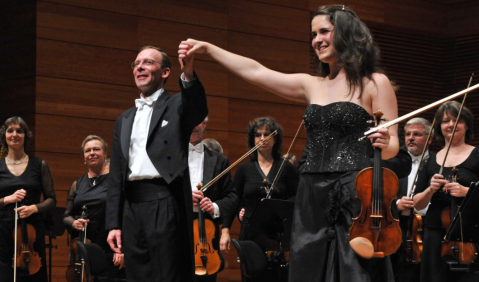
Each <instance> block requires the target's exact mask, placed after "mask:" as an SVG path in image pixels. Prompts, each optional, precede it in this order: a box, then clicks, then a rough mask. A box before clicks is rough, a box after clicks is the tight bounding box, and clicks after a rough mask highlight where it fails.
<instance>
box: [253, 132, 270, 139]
mask: <svg viewBox="0 0 479 282" xmlns="http://www.w3.org/2000/svg"><path fill="white" fill-rule="evenodd" d="M270 134H271V132H265V133H259V132H256V133H255V134H254V137H258V138H259V137H261V136H264V137H268V136H269V135H270Z"/></svg>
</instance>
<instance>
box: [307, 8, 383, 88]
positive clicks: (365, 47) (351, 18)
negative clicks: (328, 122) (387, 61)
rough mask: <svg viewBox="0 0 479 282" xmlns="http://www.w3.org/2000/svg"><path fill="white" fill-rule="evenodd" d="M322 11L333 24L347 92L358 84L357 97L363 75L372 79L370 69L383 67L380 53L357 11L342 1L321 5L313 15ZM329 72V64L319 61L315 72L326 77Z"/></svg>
mask: <svg viewBox="0 0 479 282" xmlns="http://www.w3.org/2000/svg"><path fill="white" fill-rule="evenodd" d="M321 15H324V16H326V17H327V18H328V20H329V21H330V22H331V24H332V25H333V26H334V35H333V47H334V50H335V52H336V55H337V57H338V66H339V67H340V68H343V69H344V71H345V73H346V78H347V81H348V86H349V92H348V96H349V95H353V94H354V91H355V90H356V88H357V87H359V90H360V92H359V98H361V96H362V94H363V91H364V83H363V78H364V77H367V78H369V79H370V80H371V79H372V75H373V73H376V72H380V73H383V71H382V70H381V69H380V68H379V62H380V53H379V48H378V46H377V45H376V44H375V43H374V42H373V38H372V36H371V32H370V31H369V29H368V27H367V26H366V25H365V24H364V23H363V22H362V21H361V20H360V19H359V18H358V16H357V15H356V13H354V11H353V10H351V9H350V8H348V7H345V6H343V5H328V6H323V7H320V8H319V9H318V10H317V11H316V13H314V14H313V19H314V18H315V17H317V16H321ZM329 73H330V69H329V64H326V63H323V62H321V61H320V62H319V66H318V75H319V76H320V77H326V76H328V75H329Z"/></svg>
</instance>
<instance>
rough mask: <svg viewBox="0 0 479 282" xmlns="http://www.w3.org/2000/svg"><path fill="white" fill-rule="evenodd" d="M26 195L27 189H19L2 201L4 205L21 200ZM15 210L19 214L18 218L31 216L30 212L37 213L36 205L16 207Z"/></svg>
mask: <svg viewBox="0 0 479 282" xmlns="http://www.w3.org/2000/svg"><path fill="white" fill-rule="evenodd" d="M26 196H27V191H25V190H24V189H19V190H17V191H15V193H13V194H12V195H10V196H6V197H5V198H4V199H3V202H4V204H5V205H8V204H13V203H16V202H21V201H22V200H23V199H24V198H25V197H26ZM16 211H17V212H18V215H19V216H20V218H27V217H29V216H31V215H32V214H34V213H37V212H38V208H37V205H30V206H22V207H19V208H17V209H16Z"/></svg>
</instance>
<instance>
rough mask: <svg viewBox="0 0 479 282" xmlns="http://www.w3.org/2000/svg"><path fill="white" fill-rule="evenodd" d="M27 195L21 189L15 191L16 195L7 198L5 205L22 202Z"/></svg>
mask: <svg viewBox="0 0 479 282" xmlns="http://www.w3.org/2000/svg"><path fill="white" fill-rule="evenodd" d="M26 195H27V191H25V190H23V189H20V190H17V191H15V193H13V194H12V195H10V196H6V197H5V198H4V199H3V202H4V203H5V205H8V204H13V203H15V202H21V201H22V200H23V198H25V196H26Z"/></svg>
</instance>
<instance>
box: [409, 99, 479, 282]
mask: <svg viewBox="0 0 479 282" xmlns="http://www.w3.org/2000/svg"><path fill="white" fill-rule="evenodd" d="M460 106H461V104H460V103H458V102H456V101H450V102H446V103H444V104H443V105H441V106H440V107H439V108H438V110H437V111H436V115H435V119H436V121H437V122H436V124H435V126H434V134H435V138H436V141H437V142H438V143H439V144H441V145H443V146H444V147H443V149H441V150H440V151H439V152H438V153H437V155H435V156H434V155H431V156H430V158H429V159H428V161H427V162H426V163H425V164H424V168H423V169H422V170H421V171H420V172H419V176H418V180H417V184H416V190H415V193H414V197H413V200H414V206H415V208H416V209H418V210H420V209H424V208H425V207H426V206H427V205H428V203H429V202H430V205H429V208H428V211H427V215H426V220H425V223H424V225H425V228H424V237H423V242H424V246H423V251H422V256H421V282H425V281H435V282H452V281H454V282H456V281H457V282H463V281H479V273H474V272H470V273H466V272H451V271H449V267H448V265H447V264H446V263H445V261H443V260H442V259H441V256H440V253H441V241H442V240H443V239H444V235H445V234H446V230H445V229H444V228H443V227H442V223H441V213H442V211H443V210H444V209H445V208H447V207H451V201H454V202H455V203H456V204H457V205H458V206H460V205H461V202H462V200H463V199H464V196H465V195H466V193H467V191H468V190H469V185H470V184H471V182H477V181H479V149H478V148H476V147H473V146H471V145H469V144H468V143H469V142H470V141H471V140H472V137H473V122H474V117H473V114H472V112H471V111H470V110H469V109H467V108H466V107H464V108H463V109H462V112H461V116H460V117H459V122H458V124H457V128H456V132H455V134H454V138H451V136H452V131H453V128H454V124H455V122H456V119H457V118H458V117H457V116H458V113H459V109H460ZM449 143H451V147H450V150H449V153H448V155H447V158H446V162H445V164H444V170H443V173H442V175H441V174H439V173H438V172H439V170H440V167H441V164H442V163H443V160H444V158H445V155H446V148H447V147H448V145H449ZM453 167H456V168H457V169H458V170H459V171H458V174H457V175H458V177H457V182H451V181H449V180H448V178H449V177H450V176H452V174H453V173H452V169H453ZM441 187H443V188H442V189H441Z"/></svg>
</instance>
